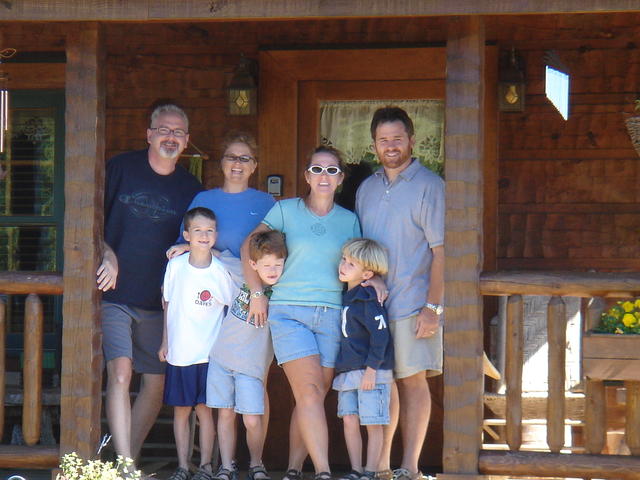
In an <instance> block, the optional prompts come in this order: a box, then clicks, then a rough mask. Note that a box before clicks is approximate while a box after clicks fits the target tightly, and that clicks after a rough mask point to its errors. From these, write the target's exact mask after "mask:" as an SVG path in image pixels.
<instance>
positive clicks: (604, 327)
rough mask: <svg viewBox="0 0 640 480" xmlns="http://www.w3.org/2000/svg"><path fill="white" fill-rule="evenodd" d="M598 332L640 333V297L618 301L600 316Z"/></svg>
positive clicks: (596, 330)
mask: <svg viewBox="0 0 640 480" xmlns="http://www.w3.org/2000/svg"><path fill="white" fill-rule="evenodd" d="M595 332H597V333H615V334H618V335H624V334H640V298H638V299H636V300H633V301H632V300H627V301H624V302H617V303H616V304H615V305H614V306H613V307H611V308H610V309H609V310H607V311H606V312H603V314H602V316H601V317H600V325H599V326H598V328H597V329H595Z"/></svg>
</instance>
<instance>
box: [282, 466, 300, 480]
mask: <svg viewBox="0 0 640 480" xmlns="http://www.w3.org/2000/svg"><path fill="white" fill-rule="evenodd" d="M282 480H303V479H302V470H296V469H295V468H290V469H289V470H287V473H285V474H284V476H283V477H282Z"/></svg>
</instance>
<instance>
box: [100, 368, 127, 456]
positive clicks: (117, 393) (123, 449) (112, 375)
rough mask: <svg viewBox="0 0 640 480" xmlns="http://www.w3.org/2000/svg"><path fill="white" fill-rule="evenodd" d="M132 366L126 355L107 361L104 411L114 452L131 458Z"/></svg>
mask: <svg viewBox="0 0 640 480" xmlns="http://www.w3.org/2000/svg"><path fill="white" fill-rule="evenodd" d="M132 374H133V367H132V364H131V359H130V358H127V357H118V358H114V359H113V360H110V361H109V362H107V393H106V405H105V406H106V411H107V421H108V422H109V432H110V433H111V438H113V447H114V448H115V451H116V454H118V455H122V456H123V457H127V458H133V455H132V452H131V400H130V398H129V385H130V384H131V375H132Z"/></svg>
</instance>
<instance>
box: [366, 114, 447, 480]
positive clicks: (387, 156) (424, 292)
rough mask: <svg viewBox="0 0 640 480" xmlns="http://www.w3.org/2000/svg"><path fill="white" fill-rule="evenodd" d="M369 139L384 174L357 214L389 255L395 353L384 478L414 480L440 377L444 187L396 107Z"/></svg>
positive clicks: (376, 119)
mask: <svg viewBox="0 0 640 480" xmlns="http://www.w3.org/2000/svg"><path fill="white" fill-rule="evenodd" d="M371 136H372V138H373V141H374V145H375V149H376V154H377V155H378V159H379V160H380V163H382V168H380V169H379V170H378V171H377V172H375V173H374V174H373V175H371V176H370V177H369V178H367V179H366V180H365V181H364V182H363V183H362V185H361V186H360V188H359V189H358V193H357V197H356V212H357V213H358V216H359V217H360V224H361V226H362V233H363V236H364V237H366V238H371V239H374V240H376V241H378V242H380V243H381V244H382V245H384V246H385V247H386V248H387V250H388V252H389V274H388V276H387V285H388V288H389V297H388V299H387V303H386V306H387V310H388V312H389V318H390V323H389V325H390V328H391V333H392V335H393V340H394V347H395V370H394V375H395V377H396V381H397V386H398V388H397V390H395V391H394V392H393V393H392V398H391V423H390V425H389V426H388V427H387V428H386V429H385V438H384V446H383V452H382V455H381V461H380V465H379V470H380V473H379V475H378V476H379V477H380V478H384V479H385V480H388V479H390V478H392V477H393V478H395V479H398V480H417V479H419V478H421V477H422V473H421V472H420V470H419V467H418V460H419V458H420V452H421V450H422V446H423V444H424V440H425V436H426V433H427V427H428V425H429V417H430V415H431V396H430V392H429V384H428V383H427V377H428V376H434V375H439V374H441V373H442V328H441V322H440V317H441V315H442V310H443V306H442V302H443V297H444V212H445V206H444V182H443V181H442V179H441V178H440V177H439V176H438V175H436V174H434V173H433V172H431V171H430V170H428V169H427V168H425V167H424V166H422V165H421V164H420V162H419V161H418V160H416V159H414V158H412V157H411V153H412V148H413V145H414V143H415V134H414V128H413V122H412V121H411V119H410V118H409V116H408V115H407V113H406V112H405V111H404V110H402V109H401V108H398V107H385V108H381V109H378V110H377V111H376V112H375V113H374V115H373V120H372V121H371ZM398 418H399V423H400V428H401V432H402V444H403V455H402V463H401V465H400V468H398V469H397V470H395V471H393V472H392V471H391V470H390V460H389V456H390V453H391V442H392V440H393V434H394V433H395V429H396V427H397V425H398Z"/></svg>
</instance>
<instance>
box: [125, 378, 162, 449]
mask: <svg viewBox="0 0 640 480" xmlns="http://www.w3.org/2000/svg"><path fill="white" fill-rule="evenodd" d="M163 391H164V375H158V374H152V373H144V374H143V375H142V380H141V384H140V392H139V393H138V396H137V398H136V401H135V402H134V403H133V408H132V409H131V453H132V454H133V455H134V457H133V458H136V457H137V456H138V455H139V454H140V449H141V448H142V444H143V443H144V439H145V438H147V435H148V434H149V430H151V427H153V424H154V423H155V422H156V418H158V413H159V412H160V409H161V408H162V393H163Z"/></svg>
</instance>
